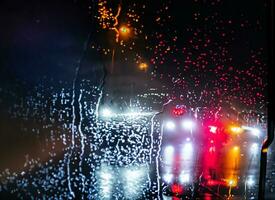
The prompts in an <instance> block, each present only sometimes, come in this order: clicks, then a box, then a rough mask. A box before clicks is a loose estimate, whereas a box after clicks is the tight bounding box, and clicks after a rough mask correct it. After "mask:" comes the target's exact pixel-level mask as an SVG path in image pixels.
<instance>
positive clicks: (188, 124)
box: [181, 119, 195, 130]
mask: <svg viewBox="0 0 275 200" xmlns="http://www.w3.org/2000/svg"><path fill="white" fill-rule="evenodd" d="M181 124H182V127H183V128H184V129H186V130H192V129H193V128H194V126H195V124H194V122H193V121H192V120H189V119H188V120H184V121H182V123H181Z"/></svg>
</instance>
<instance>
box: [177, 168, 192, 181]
mask: <svg viewBox="0 0 275 200" xmlns="http://www.w3.org/2000/svg"><path fill="white" fill-rule="evenodd" d="M179 181H180V182H181V183H189V182H190V174H189V173H186V172H184V171H182V172H181V173H180V176H179Z"/></svg>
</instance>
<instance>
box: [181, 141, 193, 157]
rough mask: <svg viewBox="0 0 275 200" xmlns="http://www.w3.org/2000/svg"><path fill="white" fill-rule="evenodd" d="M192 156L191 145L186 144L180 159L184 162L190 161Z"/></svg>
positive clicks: (189, 143)
mask: <svg viewBox="0 0 275 200" xmlns="http://www.w3.org/2000/svg"><path fill="white" fill-rule="evenodd" d="M192 156H193V145H192V143H191V142H187V143H186V144H185V145H184V146H183V149H182V158H183V160H185V161H188V160H191V159H192Z"/></svg>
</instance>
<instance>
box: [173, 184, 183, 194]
mask: <svg viewBox="0 0 275 200" xmlns="http://www.w3.org/2000/svg"><path fill="white" fill-rule="evenodd" d="M171 189H172V192H173V193H174V194H182V193H183V187H182V186H181V185H179V184H176V183H175V184H173V185H172V187H171Z"/></svg>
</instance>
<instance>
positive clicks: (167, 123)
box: [165, 121, 176, 131]
mask: <svg viewBox="0 0 275 200" xmlns="http://www.w3.org/2000/svg"><path fill="white" fill-rule="evenodd" d="M165 127H166V128H167V129H168V130H170V131H172V130H174V129H175V128H176V124H175V123H174V122H172V121H168V122H166V124H165Z"/></svg>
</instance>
